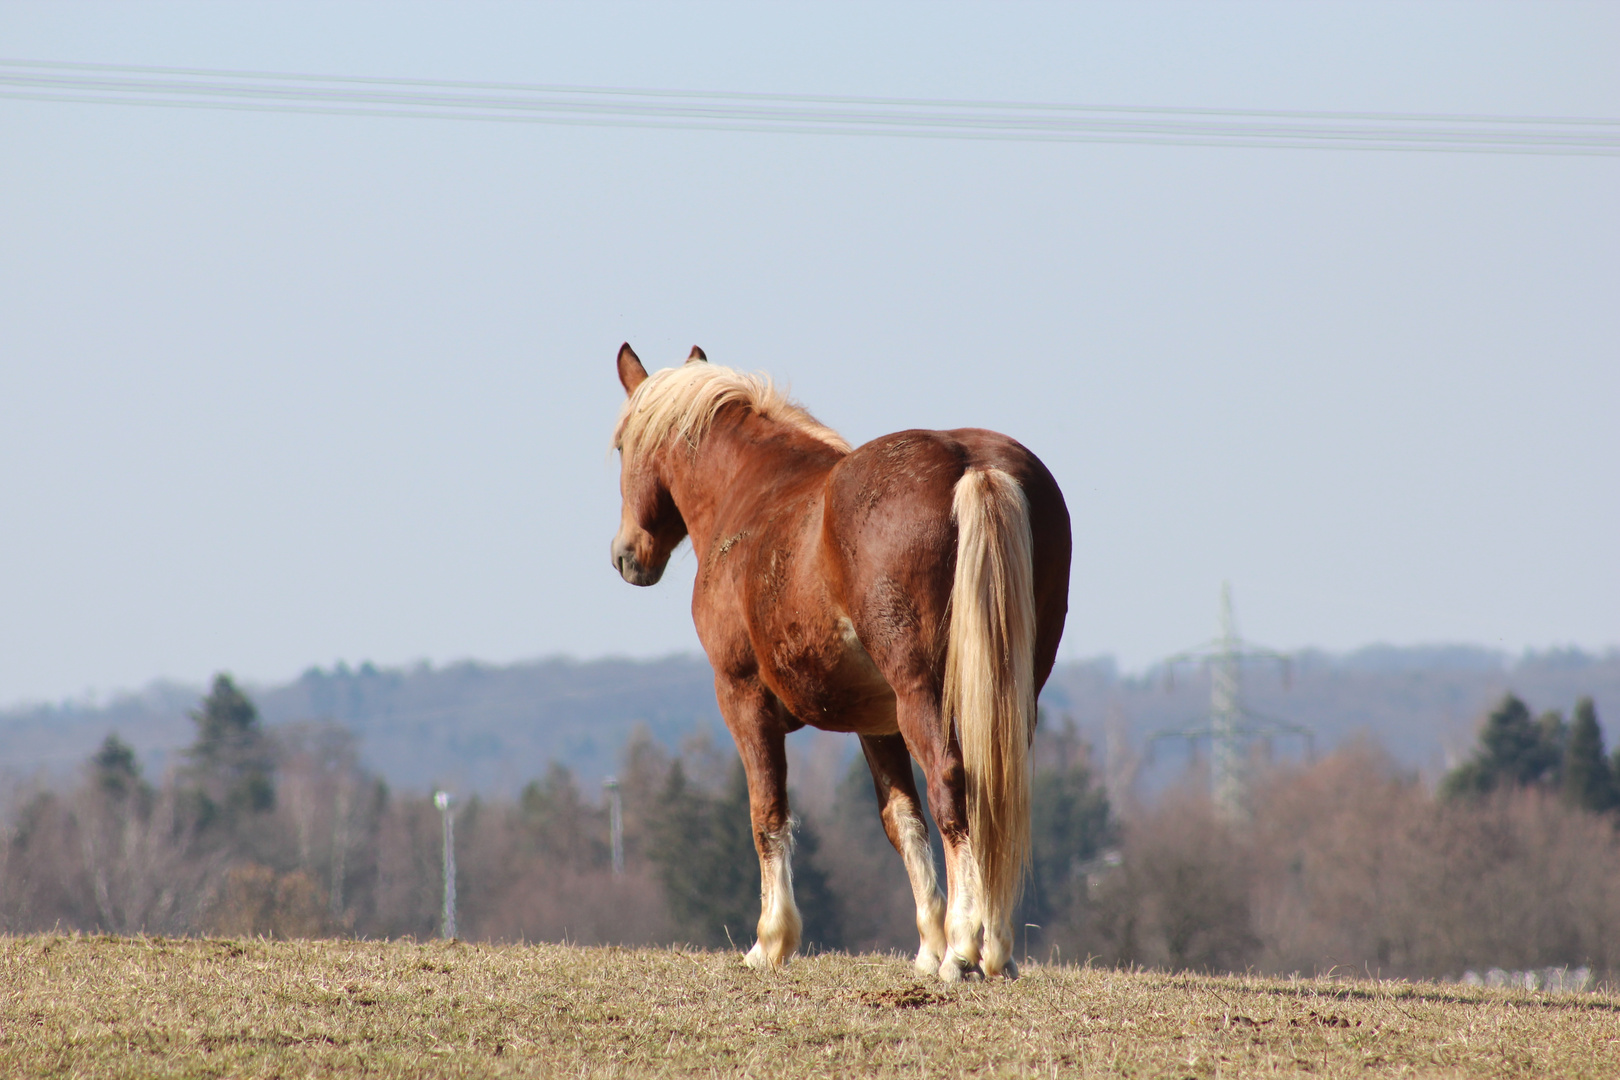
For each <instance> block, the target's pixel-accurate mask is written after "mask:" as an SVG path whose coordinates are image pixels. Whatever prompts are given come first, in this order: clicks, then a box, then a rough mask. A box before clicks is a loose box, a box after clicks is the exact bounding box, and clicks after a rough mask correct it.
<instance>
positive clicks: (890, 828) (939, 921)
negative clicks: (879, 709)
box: [861, 735, 945, 975]
mask: <svg viewBox="0 0 1620 1080" xmlns="http://www.w3.org/2000/svg"><path fill="white" fill-rule="evenodd" d="M861 749H862V750H863V751H865V753H866V764H867V767H868V768H870V769H871V770H872V785H873V787H875V788H876V789H877V797H878V813H879V815H880V816H881V817H882V819H883V831H884V832H885V833H886V834H888V837H889V843H891V844H893V845H894V849H895V850H896V851H898V852H899V853H900V858H901V859H902V860H904V862H905V864H906V877H908V878H909V879H910V880H911V897H912V899H913V900H914V901H915V902H916V905H917V936H918V938H919V939H920V940H921V944H920V946H919V947H918V949H917V970H918V971H921V972H924V973H926V974H929V975H933V974H935V973H936V972H938V971H939V965H940V961H942V960H943V959H944V958H945V899H944V897H942V896H940V894H939V879H938V877H937V876H936V875H935V873H934V854H933V852H932V851H930V850H929V848H928V824H927V822H926V821H924V820H923V816H922V803H921V801H920V800H919V799H918V798H917V785H916V783H915V782H913V780H912V778H911V754H910V753H909V752H908V751H907V750H906V741H905V740H904V739H902V738H901V737H900V736H898V735H863V736H861Z"/></svg>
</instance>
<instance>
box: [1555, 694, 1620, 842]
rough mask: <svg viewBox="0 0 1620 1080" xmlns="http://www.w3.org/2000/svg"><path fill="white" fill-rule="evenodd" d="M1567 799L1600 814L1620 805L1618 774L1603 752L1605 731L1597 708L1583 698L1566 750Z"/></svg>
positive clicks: (1565, 791)
mask: <svg viewBox="0 0 1620 1080" xmlns="http://www.w3.org/2000/svg"><path fill="white" fill-rule="evenodd" d="M1563 779H1564V784H1563V794H1564V800H1565V801H1566V802H1568V803H1569V804H1570V805H1571V806H1579V807H1582V808H1584V809H1587V810H1595V811H1598V812H1599V813H1601V812H1603V811H1606V810H1611V809H1613V808H1614V807H1615V806H1616V804H1617V803H1620V791H1616V788H1615V775H1614V771H1613V769H1612V767H1611V766H1610V764H1609V759H1608V758H1607V757H1605V756H1604V753H1603V731H1602V729H1601V728H1599V727H1598V720H1597V706H1596V705H1594V704H1593V702H1592V699H1591V698H1589V697H1587V698H1581V700H1580V701H1579V702H1577V703H1576V705H1575V719H1574V722H1573V723H1572V724H1571V725H1570V731H1569V744H1568V746H1567V748H1566V749H1565V751H1564V777H1563Z"/></svg>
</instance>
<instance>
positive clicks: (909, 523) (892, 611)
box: [613, 345, 1070, 981]
mask: <svg viewBox="0 0 1620 1080" xmlns="http://www.w3.org/2000/svg"><path fill="white" fill-rule="evenodd" d="M618 368H619V381H620V382H621V383H622V384H623V385H624V389H625V392H626V393H627V394H628V395H629V396H628V400H626V401H625V403H624V407H623V409H622V410H621V411H620V413H619V420H618V425H617V427H616V428H615V429H614V436H613V444H614V446H615V447H616V448H617V449H618V450H619V451H620V453H621V457H622V465H621V474H620V489H621V493H622V495H623V497H624V506H623V514H622V520H621V522H620V525H619V532H618V535H617V536H615V537H614V539H613V565H614V568H615V569H617V570H618V571H619V573H620V574H622V575H623V576H624V579H625V580H626V581H628V582H630V583H631V584H632V585H652V584H654V583H655V582H657V581H658V579H659V577H661V576H662V574H663V572H664V567H665V565H666V564H667V562H668V561H669V556H670V553H671V552H672V551H673V550H674V549H675V546H676V545H677V544H679V543H680V541H681V540H682V538H684V537H687V536H690V537H691V538H692V550H693V551H694V553H696V555H697V582H696V585H695V586H694V588H693V593H692V618H693V621H694V622H695V623H696V624H697V633H698V638H699V639H700V640H701V641H702V642H703V648H704V651H705V652H706V653H707V654H708V657H709V663H710V665H711V666H712V667H713V668H714V685H715V695H716V697H718V699H719V703H720V712H721V715H722V716H724V718H725V722H726V727H728V728H729V729H730V730H731V734H732V736H733V737H734V738H735V739H736V741H737V749H738V751H739V752H740V753H741V754H742V761H743V767H744V769H745V770H746V771H747V774H748V802H749V811H750V814H751V815H752V818H753V828H754V845H755V847H756V849H757V850H758V852H759V865H760V880H761V890H760V892H761V895H760V908H761V910H760V917H759V925H758V928H757V932H758V940H757V941H756V942H755V944H754V946H753V948H752V949H750V950H749V952H748V954H747V956H746V960H747V962H748V963H749V964H750V965H752V966H755V967H776V966H778V965H780V964H782V963H784V962H785V961H786V960H787V958H788V957H789V956H790V955H792V953H793V952H794V950H796V949H797V948H798V944H799V934H800V928H801V925H802V924H801V922H800V919H799V910H798V907H797V905H796V904H795V903H794V900H793V874H792V868H791V857H792V850H793V836H792V821H791V818H790V817H789V812H788V796H787V754H786V749H785V745H784V738H785V736H786V735H787V734H788V732H790V731H796V730H798V729H799V728H801V727H803V726H805V725H806V724H809V725H811V726H813V727H817V728H821V729H823V730H826V731H847V732H854V733H855V734H856V735H858V736H860V740H861V749H862V750H863V751H864V752H865V754H866V761H867V764H868V765H869V766H870V767H871V770H872V781H873V784H874V785H875V786H876V788H877V796H878V806H879V808H880V812H881V814H882V818H883V828H884V831H885V832H886V833H887V834H888V837H889V841H890V842H891V843H892V844H893V845H894V847H895V849H896V850H897V851H898V852H899V853H900V856H901V858H902V859H903V860H904V862H905V867H906V873H907V875H908V876H909V877H910V879H911V891H912V895H913V897H914V898H915V900H916V905H917V931H918V934H919V935H920V936H921V939H922V945H921V947H920V948H919V949H918V951H917V968H918V970H920V971H926V972H937V973H938V975H939V977H940V978H942V979H945V980H947V981H955V980H957V979H960V978H962V977H963V976H964V975H966V974H969V973H973V974H983V973H988V974H991V975H1005V976H1007V977H1009V978H1012V977H1016V976H1017V971H1018V969H1017V967H1016V965H1015V964H1014V963H1013V959H1012V943H1013V934H1012V925H1011V919H1012V915H1013V909H1014V907H1015V905H1016V904H1017V901H1018V894H1019V891H1020V889H1021V887H1022V884H1023V876H1024V872H1025V869H1026V866H1027V863H1028V859H1029V777H1028V768H1029V766H1028V750H1029V742H1030V740H1031V738H1033V736H1034V729H1035V700H1036V695H1037V694H1038V693H1039V692H1040V688H1041V687H1042V685H1044V684H1045V682H1046V678H1047V676H1048V675H1049V674H1051V671H1052V662H1053V660H1054V659H1055V658H1056V656H1057V647H1058V638H1059V637H1061V636H1062V633H1063V620H1064V616H1065V614H1066V613H1067V610H1068V591H1069V551H1070V537H1069V512H1068V509H1067V508H1066V507H1065V506H1064V503H1063V495H1062V493H1061V492H1060V491H1058V486H1057V483H1056V482H1055V481H1054V480H1053V479H1052V474H1051V473H1049V472H1048V471H1047V470H1046V467H1045V466H1044V465H1042V464H1041V462H1040V461H1039V460H1038V459H1037V458H1036V457H1035V455H1034V454H1032V453H1030V452H1029V451H1028V450H1026V449H1024V447H1022V446H1020V445H1019V444H1018V443H1016V442H1014V441H1013V440H1012V439H1009V438H1008V437H1006V436H1005V435H998V434H996V433H995V432H991V431H982V430H978V429H974V428H965V429H962V430H958V431H902V432H898V433H896V434H893V435H886V436H884V437H883V438H880V439H874V440H873V441H871V442H869V443H867V444H866V445H864V446H861V447H859V448H856V449H851V448H850V446H849V444H848V443H846V442H845V441H844V440H843V439H841V438H839V436H838V435H837V434H836V433H834V432H833V431H831V430H829V429H828V428H826V427H823V426H822V425H821V424H819V423H817V422H816V420H815V419H814V418H813V417H812V416H811V415H810V414H809V413H807V412H805V411H804V410H803V409H802V408H800V407H798V406H797V405H795V404H793V403H792V402H790V401H789V400H788V399H787V398H786V397H784V396H783V395H782V394H781V393H780V392H778V391H777V390H776V389H775V388H774V387H773V386H772V385H771V383H770V381H769V380H767V379H765V378H763V377H758V376H751V375H745V374H741V373H739V372H736V371H732V370H731V369H729V368H725V367H721V366H719V365H717V364H710V363H708V362H707V358H706V357H705V356H704V355H703V351H702V350H701V349H697V348H693V350H692V355H691V357H690V358H689V359H688V360H687V362H686V363H685V364H684V365H682V366H681V367H677V368H668V369H665V370H663V371H660V372H658V373H657V374H655V375H651V376H649V375H648V374H647V370H646V368H644V367H643V366H642V364H641V361H640V360H639V359H638V358H637V357H636V354H635V352H634V351H632V350H631V348H630V346H629V345H625V346H624V347H623V348H621V349H620V350H619V359H618ZM913 758H914V759H916V761H917V763H918V764H919V765H920V766H921V768H922V772H923V775H924V776H925V777H926V778H927V784H928V805H929V807H930V808H931V809H932V810H933V814H934V821H935V822H936V823H937V824H938V826H939V830H940V833H941V836H942V839H943V840H944V847H945V876H946V883H947V890H948V899H942V898H941V897H940V895H939V887H938V883H937V881H936V878H935V874H934V862H933V856H932V853H931V851H930V849H929V846H928V835H927V826H926V825H925V824H924V821H923V816H922V806H921V803H920V802H919V801H918V798H917V788H916V785H915V784H914V783H913V782H912V772H911V761H912V759H913ZM981 961H982V965H981Z"/></svg>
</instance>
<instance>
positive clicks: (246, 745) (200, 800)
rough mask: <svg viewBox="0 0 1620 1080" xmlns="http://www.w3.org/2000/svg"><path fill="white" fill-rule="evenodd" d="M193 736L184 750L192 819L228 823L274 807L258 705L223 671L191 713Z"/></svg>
mask: <svg viewBox="0 0 1620 1080" xmlns="http://www.w3.org/2000/svg"><path fill="white" fill-rule="evenodd" d="M191 719H192V721H193V722H194V723H195V724H196V725H197V740H196V741H195V742H194V743H192V744H191V748H190V749H189V750H187V751H186V757H187V758H188V759H189V760H190V765H189V766H188V768H187V770H186V771H187V775H188V777H189V778H190V779H191V781H192V783H193V785H194V786H193V788H192V798H193V800H194V802H195V804H196V811H197V815H198V824H199V825H201V826H204V827H207V826H210V825H215V824H224V825H226V826H232V825H234V824H236V823H238V822H239V821H240V820H241V819H242V818H243V817H244V816H246V815H250V814H257V813H262V812H264V811H267V810H270V809H272V808H274V806H275V802H276V792H275V779H274V777H275V748H274V746H273V745H272V744H271V742H270V739H269V738H268V736H266V735H265V733H264V729H263V727H262V726H261V725H260V723H259V710H258V709H257V708H256V707H255V706H254V704H253V702H252V701H250V700H249V699H248V696H247V695H246V694H244V693H242V691H241V690H239V689H238V688H237V686H236V683H235V682H233V681H232V680H231V677H230V676H229V675H226V674H223V673H221V674H219V675H216V676H215V677H214V686H213V689H212V690H211V691H210V692H209V694H208V696H207V697H205V698H203V700H202V704H201V707H199V708H197V709H195V710H193V711H192V713H191Z"/></svg>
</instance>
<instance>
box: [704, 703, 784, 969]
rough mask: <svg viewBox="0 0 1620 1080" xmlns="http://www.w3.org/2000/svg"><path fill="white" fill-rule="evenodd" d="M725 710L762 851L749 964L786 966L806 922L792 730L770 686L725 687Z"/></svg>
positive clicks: (756, 845) (757, 848) (756, 847)
mask: <svg viewBox="0 0 1620 1080" xmlns="http://www.w3.org/2000/svg"><path fill="white" fill-rule="evenodd" d="M720 691H721V692H720V694H719V698H720V709H721V712H722V714H723V715H724V716H725V719H726V726H727V727H728V728H730V729H731V734H732V737H733V738H734V739H736V741H737V750H738V752H739V753H741V754H742V761H743V770H744V771H745V772H746V773H747V774H748V814H749V818H750V819H751V821H752V823H753V826H754V850H755V851H757V852H758V853H759V926H758V928H757V934H758V937H757V939H756V940H755V942H754V947H753V948H751V949H749V950H748V954H747V955H746V956H744V957H743V959H744V961H746V962H747V964H748V966H749V967H756V968H765V967H772V968H774V967H781V966H782V965H783V964H784V963H786V962H787V958H788V957H789V956H792V955H793V953H794V951H795V950H796V949H798V947H799V936H800V934H801V932H802V930H803V927H804V923H803V920H801V919H800V917H799V906H798V904H797V903H795V902H794V899H793V865H792V860H793V823H792V819H791V817H790V816H789V813H788V796H787V745H786V734H787V733H786V729H785V727H784V726H783V725H782V723H781V721H780V715H779V712H778V710H779V709H780V706H779V705H778V704H777V702H776V699H775V698H774V697H773V696H772V695H771V693H770V692H769V691H768V690H766V689H765V688H764V687H761V686H758V685H752V684H748V683H743V684H740V685H733V686H730V687H720Z"/></svg>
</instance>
